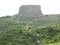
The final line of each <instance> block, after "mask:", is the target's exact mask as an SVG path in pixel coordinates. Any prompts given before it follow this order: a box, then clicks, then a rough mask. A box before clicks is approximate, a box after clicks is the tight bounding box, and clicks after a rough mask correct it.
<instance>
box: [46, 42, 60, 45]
mask: <svg viewBox="0 0 60 45" xmlns="http://www.w3.org/2000/svg"><path fill="white" fill-rule="evenodd" d="M47 45H60V42H58V43H52V44H47Z"/></svg>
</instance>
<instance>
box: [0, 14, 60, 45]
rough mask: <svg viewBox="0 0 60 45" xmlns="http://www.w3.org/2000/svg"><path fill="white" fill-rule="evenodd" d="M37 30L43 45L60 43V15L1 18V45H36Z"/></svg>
mask: <svg viewBox="0 0 60 45" xmlns="http://www.w3.org/2000/svg"><path fill="white" fill-rule="evenodd" d="M36 30H37V31H38V32H39V34H40V42H41V44H42V45H44V44H51V43H53V44H54V43H57V42H60V15H55V16H54V15H49V16H48V15H45V16H44V15H26V14H25V15H15V16H12V17H11V16H6V17H0V45H34V42H35V37H36ZM51 45H52V44H51ZM57 45H58V44H57Z"/></svg>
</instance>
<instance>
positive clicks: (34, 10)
mask: <svg viewBox="0 0 60 45" xmlns="http://www.w3.org/2000/svg"><path fill="white" fill-rule="evenodd" d="M19 14H40V15H42V11H41V6H40V5H22V6H21V7H20V8H19Z"/></svg>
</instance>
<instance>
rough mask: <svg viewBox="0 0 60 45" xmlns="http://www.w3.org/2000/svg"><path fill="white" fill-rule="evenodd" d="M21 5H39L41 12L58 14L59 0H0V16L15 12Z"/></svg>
mask: <svg viewBox="0 0 60 45" xmlns="http://www.w3.org/2000/svg"><path fill="white" fill-rule="evenodd" d="M21 5H41V9H42V12H43V14H60V0H0V17H1V16H6V15H14V14H17V13H18V11H19V7H20V6H21Z"/></svg>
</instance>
